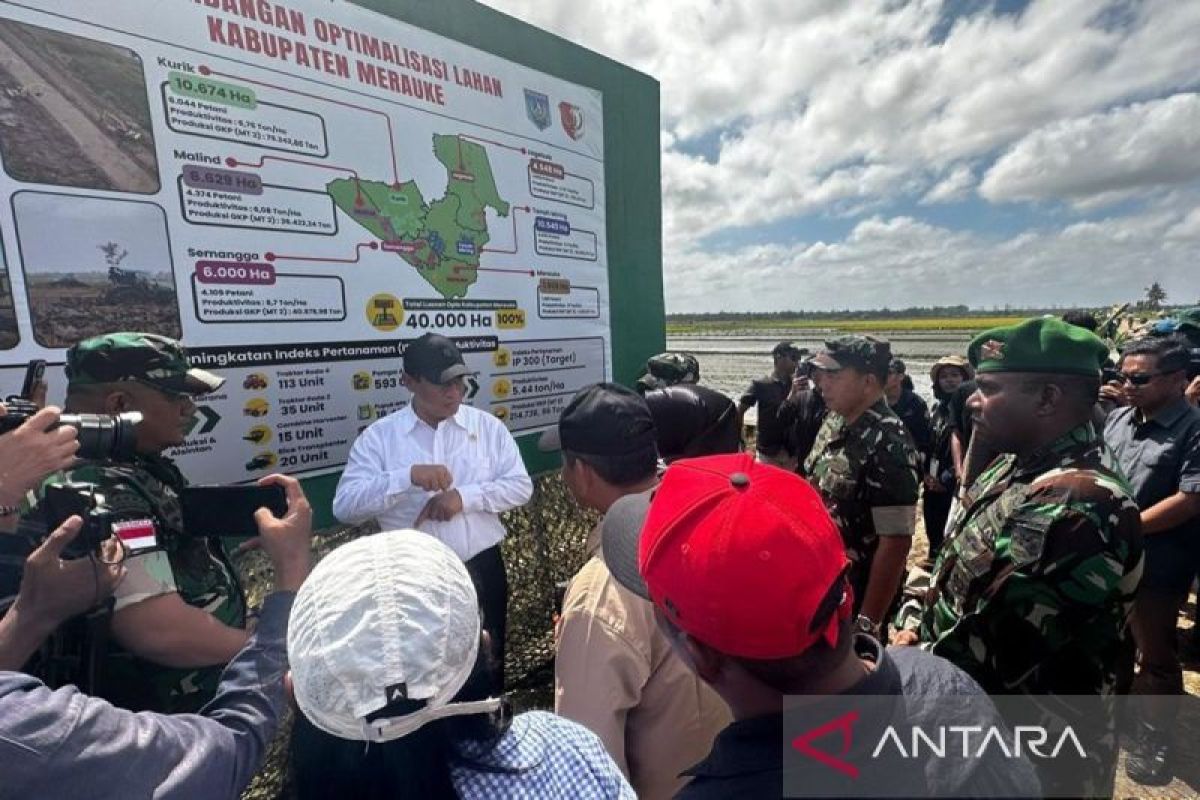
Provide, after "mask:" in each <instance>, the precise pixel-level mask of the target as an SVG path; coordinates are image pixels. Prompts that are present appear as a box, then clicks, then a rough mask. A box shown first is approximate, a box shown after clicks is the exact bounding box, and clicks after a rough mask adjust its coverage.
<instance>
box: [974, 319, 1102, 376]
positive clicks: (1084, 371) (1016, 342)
mask: <svg viewBox="0 0 1200 800" xmlns="http://www.w3.org/2000/svg"><path fill="white" fill-rule="evenodd" d="M967 357H968V359H969V360H970V362H971V366H973V367H975V371H976V372H977V373H981V374H984V373H988V372H1049V373H1055V374H1059V375H1089V376H1094V377H1097V378H1099V377H1100V369H1101V366H1102V365H1103V364H1104V362H1105V359H1107V358H1108V347H1107V346H1106V345H1105V344H1104V342H1103V341H1102V340H1101V339H1100V337H1098V336H1096V334H1094V333H1092V332H1091V331H1089V330H1086V329H1084V328H1080V327H1077V326H1075V325H1070V324H1068V323H1066V322H1063V321H1062V320H1060V319H1058V318H1057V317H1035V318H1034V319H1027V320H1025V321H1024V322H1022V323H1020V324H1019V325H1009V326H1006V327H1003V328H992V329H991V330H990V331H984V332H983V333H981V334H979V335H978V336H976V337H975V338H974V339H973V340H971V345H970V347H968V348H967Z"/></svg>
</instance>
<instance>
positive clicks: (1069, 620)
mask: <svg viewBox="0 0 1200 800" xmlns="http://www.w3.org/2000/svg"><path fill="white" fill-rule="evenodd" d="M950 530H951V533H950V536H949V537H948V538H947V540H946V544H945V545H944V549H943V552H942V555H941V557H940V558H939V559H938V563H937V565H936V567H935V568H934V575H933V580H932V585H931V588H930V591H929V593H928V594H927V595H926V598H925V613H924V617H923V619H922V623H921V639H922V641H925V642H930V643H931V644H930V648H931V649H932V651H933V652H934V653H936V654H937V655H940V656H942V657H944V658H946V659H949V660H950V661H953V662H954V663H955V664H957V665H958V666H959V667H961V668H962V669H964V670H966V671H967V672H968V673H970V675H971V677H973V678H975V680H976V681H978V682H979V684H980V685H981V686H982V687H983V688H984V689H985V690H986V691H988V692H991V693H998V694H1011V693H1014V692H1019V693H1035V694H1041V693H1057V694H1067V695H1070V694H1105V693H1108V692H1111V691H1112V689H1113V686H1114V683H1115V681H1116V672H1115V670H1116V666H1117V662H1118V657H1119V655H1120V652H1121V650H1122V648H1123V646H1124V642H1125V638H1126V636H1127V628H1126V621H1127V620H1128V618H1129V612H1130V609H1131V606H1132V603H1133V597H1134V592H1135V590H1136V588H1137V583H1138V578H1139V577H1140V576H1141V558H1142V543H1141V536H1140V529H1139V516H1138V509H1137V505H1136V504H1135V503H1134V502H1133V499H1132V497H1131V494H1130V489H1129V486H1128V484H1127V483H1126V482H1125V479H1124V477H1122V476H1121V474H1120V472H1119V471H1118V470H1117V469H1116V466H1115V464H1114V463H1113V462H1112V460H1111V457H1110V456H1109V455H1108V453H1107V451H1106V450H1105V449H1104V445H1103V443H1102V442H1101V441H1100V439H1099V438H1098V437H1097V436H1096V433H1095V431H1094V430H1093V428H1092V427H1091V425H1090V424H1085V425H1082V426H1080V427H1078V428H1076V429H1075V430H1073V431H1071V432H1070V433H1069V434H1067V435H1066V436H1064V437H1062V438H1061V439H1059V440H1057V441H1056V442H1054V443H1053V444H1051V445H1049V446H1048V447H1046V448H1043V449H1042V450H1041V451H1040V452H1039V453H1038V454H1037V455H1036V456H1033V457H1030V458H1028V459H1026V461H1025V462H1024V463H1018V461H1017V459H1016V456H1013V455H1004V456H1001V457H1000V458H998V459H996V461H994V462H993V463H992V465H991V466H990V467H988V468H987V469H986V470H985V471H984V472H983V474H982V475H980V476H979V479H978V480H977V481H976V482H975V484H974V485H973V486H972V487H971V489H970V490H969V492H968V494H967V496H966V498H965V500H964V502H963V503H962V505H961V506H960V507H959V508H958V510H957V512H956V513H955V515H954V517H953V519H952V520H951V523H950Z"/></svg>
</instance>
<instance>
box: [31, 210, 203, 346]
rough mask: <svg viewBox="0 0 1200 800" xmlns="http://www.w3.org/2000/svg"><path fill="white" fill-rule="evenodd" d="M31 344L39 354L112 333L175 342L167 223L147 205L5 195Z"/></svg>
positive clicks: (176, 326)
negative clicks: (14, 228)
mask: <svg viewBox="0 0 1200 800" xmlns="http://www.w3.org/2000/svg"><path fill="white" fill-rule="evenodd" d="M13 215H14V217H15V219H16V223H17V244H18V247H19V248H20V257H21V266H22V269H23V270H24V272H25V286H26V291H27V293H28V294H29V313H30V316H31V317H32V318H33V338H34V339H35V340H37V342H38V343H39V344H41V345H43V346H45V347H70V346H71V345H73V344H75V343H76V342H78V341H79V340H80V339H86V338H88V337H89V336H97V335H99V334H101V333H107V332H110V331H118V330H136V331H147V332H149V333H159V334H162V335H163V336H170V337H173V338H179V336H180V327H179V302H178V300H177V298H176V295H175V276H174V273H173V272H172V269H171V249H170V246H169V244H168V239H167V219H166V215H165V214H164V213H163V210H162V208H160V207H159V206H157V205H155V204H154V203H144V202H137V201H132V200H110V199H105V198H99V197H76V196H72V195H64V194H49V193H42V192H19V193H17V194H15V195H13Z"/></svg>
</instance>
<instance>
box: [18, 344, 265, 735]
mask: <svg viewBox="0 0 1200 800" xmlns="http://www.w3.org/2000/svg"><path fill="white" fill-rule="evenodd" d="M66 371H67V378H68V381H69V384H68V388H67V403H66V407H67V408H68V409H69V410H71V411H74V412H87V413H102V414H117V413H124V412H129V411H140V412H141V413H142V415H143V421H142V422H141V423H140V424H139V425H138V426H137V451H138V452H137V455H136V456H135V458H134V459H133V460H132V461H130V462H127V463H119V462H115V461H105V462H82V463H81V464H80V465H79V466H77V467H75V468H73V469H72V470H70V472H69V473H68V474H67V475H66V476H65V478H66V479H68V480H71V481H78V482H87V483H93V484H96V485H97V486H98V487H99V490H100V493H101V494H103V496H104V498H105V501H106V503H107V505H108V506H109V507H110V508H112V509H113V510H114V511H116V512H118V514H119V515H120V516H125V517H132V516H142V517H146V518H149V519H152V520H153V521H154V522H155V524H156V526H157V528H158V541H159V544H160V545H161V546H162V549H161V550H158V551H154V552H150V553H146V554H143V555H139V556H135V557H131V558H129V559H127V560H126V566H127V568H128V572H127V577H126V579H125V580H124V581H123V582H122V584H121V585H120V587H118V589H117V591H116V594H115V604H114V609H113V614H112V619H111V626H110V627H111V630H110V637H111V640H112V641H111V643H110V644H108V645H107V646H106V647H105V652H103V653H102V654H100V658H99V660H98V666H99V668H98V671H97V674H96V676H95V677H96V683H97V685H96V686H94V687H91V688H92V690H93V692H94V693H95V694H98V695H100V696H102V697H104V698H105V699H107V700H109V701H110V702H112V703H113V704H114V705H118V706H122V707H124V708H129V709H133V710H151V711H160V712H169V713H176V712H193V711H197V710H198V709H199V708H200V707H201V706H202V705H203V704H204V703H206V702H207V701H208V700H210V699H211V698H212V696H213V694H214V692H215V690H216V686H217V681H218V678H219V676H220V673H221V670H222V668H223V667H224V666H225V664H226V663H227V662H228V661H229V660H230V659H231V658H232V657H233V655H235V654H236V653H237V652H238V650H240V649H241V647H242V646H243V645H244V644H245V643H246V640H247V638H248V634H247V631H246V630H245V629H244V626H245V623H246V604H245V599H244V598H243V595H242V591H241V587H240V586H239V584H238V580H237V576H236V573H235V571H234V569H233V567H232V565H231V564H230V562H229V559H228V557H227V555H226V553H225V552H224V549H223V548H222V546H221V543H220V541H219V540H217V539H209V538H206V537H200V536H189V535H188V534H187V532H186V531H185V530H184V528H183V519H182V515H181V509H180V501H179V492H180V490H181V489H182V488H183V486H184V485H186V483H187V482H186V480H185V479H184V477H183V475H182V474H181V473H180V472H179V470H178V469H177V468H176V467H175V465H174V463H172V461H171V460H170V459H168V458H166V457H164V456H163V455H162V452H163V451H164V450H166V449H167V448H169V447H173V446H176V445H179V444H182V443H183V440H184V432H185V428H186V426H188V425H189V424H190V422H191V418H192V415H193V414H194V412H195V404H194V402H193V397H194V396H196V395H202V394H209V393H211V392H214V391H216V390H217V389H219V388H220V387H221V385H222V384H224V382H225V381H224V379H223V378H220V377H218V376H216V375H214V374H212V373H210V372H206V371H204V370H201V369H195V368H191V367H190V366H189V364H188V361H187V355H186V353H185V351H184V349H183V347H182V346H181V345H180V344H179V343H178V342H176V341H174V340H171V339H167V338H164V337H161V336H155V335H152V334H146V333H112V334H107V335H104V336H98V337H95V338H92V339H87V340H85V341H83V342H80V343H78V344H76V345H75V346H74V347H72V348H71V349H70V350H69V351H68V352H67V364H66ZM63 477H64V476H58V477H57V478H56V479H57V480H62V479H63ZM39 527H40V528H41V529H42V530H40V531H39V530H36V529H38V528H39ZM44 527H45V525H44V521H43V515H42V513H41V511H40V509H38V508H37V507H34V508H33V509H31V510H30V511H29V512H28V513H27V514H26V515H25V517H24V519H23V521H22V526H21V528H22V530H25V531H27V532H29V533H30V534H31V535H30V538H31V539H32V540H37V539H39V538H40V534H41V533H42V532H44ZM67 644H68V645H69V643H67ZM66 649H67V650H68V651H69V650H71V649H72V648H71V647H69V646H67V647H66ZM48 677H51V678H55V677H59V676H54V675H51V676H48ZM62 677H65V678H68V679H69V678H72V677H73V676H62Z"/></svg>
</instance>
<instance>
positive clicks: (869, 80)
mask: <svg viewBox="0 0 1200 800" xmlns="http://www.w3.org/2000/svg"><path fill="white" fill-rule="evenodd" d="M485 1H486V2H488V3H489V4H490V5H492V6H495V7H496V8H499V9H500V10H503V11H506V12H509V13H512V14H515V15H516V16H518V17H520V18H522V19H525V20H528V21H530V22H532V23H533V24H536V25H539V26H541V27H545V28H548V29H549V30H551V31H554V32H555V33H558V34H560V35H563V36H565V37H566V38H568V39H571V40H573V41H576V42H578V43H580V44H582V45H584V46H586V47H590V48H592V49H595V50H597V51H599V52H601V53H604V54H605V55H608V56H611V57H613V58H615V59H617V60H619V61H622V62H624V63H627V64H630V65H631V66H633V67H635V68H637V69H640V70H642V71H645V72H647V73H649V74H650V75H653V76H654V77H655V78H657V79H658V80H659V81H660V82H661V87H662V125H663V137H662V141H663V161H662V174H663V203H664V215H663V219H664V262H665V266H666V270H667V276H668V281H667V286H668V303H669V304H671V305H678V304H677V303H676V302H675V296H674V294H673V293H675V292H680V291H684V288H683V287H690V288H688V289H687V291H689V292H690V293H691V294H693V295H694V294H695V293H696V292H701V293H703V292H704V291H710V293H711V297H710V301H709V302H710V304H719V303H722V302H725V300H726V296H725V295H723V294H721V292H720V287H723V286H725V285H726V284H725V283H723V282H722V281H721V279H720V277H719V276H716V275H713V276H709V275H708V273H705V275H706V277H705V278H704V279H703V280H702V281H697V280H696V279H695V278H694V276H693V275H692V274H691V272H690V270H691V269H693V267H694V266H695V263H696V259H695V256H696V254H695V253H693V252H691V248H692V247H694V244H695V242H696V240H697V239H700V238H703V237H704V236H706V235H709V234H712V233H715V232H718V231H728V230H729V229H732V228H742V227H752V226H759V225H765V224H775V223H778V222H780V221H782V220H788V219H791V218H795V217H801V216H806V215H814V216H817V217H821V216H838V217H842V216H862V215H865V214H873V213H880V211H881V210H882V209H884V208H888V207H895V206H897V205H905V204H908V205H910V206H911V207H912V208H913V209H914V213H917V212H920V210H921V206H920V205H919V204H920V203H924V204H925V205H928V206H931V205H933V204H946V203H953V202H956V201H958V200H961V199H962V198H964V197H966V196H967V195H968V194H969V193H970V192H971V191H972V189H974V188H975V182H976V181H977V180H979V176H980V175H985V179H984V181H983V183H982V184H981V185H980V186H981V188H982V187H984V186H986V188H987V191H988V192H990V193H991V197H987V196H985V199H997V200H998V199H1000V198H1001V197H1003V198H1004V199H1019V200H1021V201H1022V202H1025V201H1028V200H1035V199H1036V200H1037V201H1038V202H1039V203H1040V202H1043V201H1045V200H1054V199H1064V200H1066V201H1067V202H1068V203H1070V204H1071V205H1072V206H1073V207H1075V208H1076V209H1085V208H1094V207H1096V206H1097V205H1100V204H1102V203H1106V202H1111V201H1112V200H1115V199H1122V198H1126V197H1130V196H1135V195H1136V196H1144V195H1145V194H1147V192H1148V191H1152V190H1156V191H1157V192H1158V195H1160V196H1161V195H1162V194H1163V190H1162V189H1161V187H1162V186H1164V185H1175V184H1177V183H1178V181H1179V180H1180V176H1184V175H1186V176H1189V177H1187V178H1185V179H1186V180H1193V179H1194V178H1195V176H1196V174H1197V169H1198V167H1197V166H1194V165H1200V159H1198V158H1196V157H1195V150H1194V145H1191V144H1189V143H1190V142H1192V141H1194V140H1193V139H1190V138H1188V135H1189V134H1191V135H1192V136H1195V135H1197V132H1200V126H1196V125H1195V124H1192V127H1191V129H1190V130H1185V121H1186V120H1189V119H1191V116H1190V114H1191V113H1192V109H1191V108H1190V105H1191V103H1192V102H1194V101H1192V100H1187V101H1184V102H1182V103H1181V102H1180V101H1172V100H1162V99H1160V98H1163V97H1164V96H1167V95H1179V96H1181V97H1185V98H1187V97H1192V96H1191V95H1187V94H1185V93H1186V92H1187V91H1190V90H1194V88H1195V87H1196V85H1197V84H1198V83H1200V68H1198V67H1197V65H1200V2H1179V0H1145V2H1140V3H1136V4H1132V3H1127V2H1124V0H1110V2H1106V3H1100V2H1096V0H1035V1H1034V2H1032V3H1031V4H1030V5H1029V7H1028V8H1026V9H1025V10H1024V11H1023V12H1022V13H1020V14H1017V15H1014V14H1007V15H995V14H993V13H991V6H990V4H985V6H986V8H985V9H984V10H983V11H981V12H980V13H976V14H973V15H971V16H967V17H961V18H959V19H957V20H956V21H955V23H954V25H953V27H952V28H951V29H950V30H949V32H948V33H947V34H946V35H945V38H944V40H942V41H934V36H933V34H934V31H935V30H937V29H938V28H939V25H940V23H941V21H942V18H943V15H944V14H945V13H947V11H948V10H954V9H957V8H961V4H960V3H958V2H952V1H951V0H945V1H944V2H943V1H941V0H911V2H883V1H882V0H879V1H875V0H856V1H855V2H844V1H843V0H669V2H657V3H645V2H635V0H589V2H586V3H579V2H570V1H569V0H485ZM1106 10H1107V11H1108V12H1109V14H1108V16H1110V17H1111V16H1115V17H1119V18H1121V19H1122V20H1123V23H1122V24H1111V23H1107V22H1105V21H1104V12H1105V11H1106ZM1114 10H1115V11H1116V12H1119V13H1115V14H1114V13H1113V12H1114ZM1183 106H1187V108H1184V107H1183ZM1135 118H1139V119H1140V121H1141V124H1142V125H1146V124H1150V127H1149V128H1147V129H1145V130H1140V129H1139V128H1138V123H1137V121H1136V120H1135ZM717 132H721V133H723V134H724V135H723V136H722V137H721V139H720V145H719V148H718V150H717V153H716V158H715V160H714V159H712V158H711V155H712V154H711V153H709V154H708V156H710V157H708V158H705V157H700V156H699V155H697V154H695V153H694V151H692V150H690V149H689V147H688V145H689V142H690V140H692V139H694V138H695V137H697V136H700V135H705V134H707V135H708V136H712V135H713V134H714V133H717ZM1067 134H1070V135H1067ZM1123 135H1125V136H1126V139H1125V141H1128V142H1130V147H1132V148H1133V150H1132V151H1127V150H1123V149H1122V147H1121V142H1122V141H1123V140H1122V136H1123ZM1072 137H1074V138H1072ZM1072 141H1074V142H1077V143H1083V144H1081V145H1080V146H1079V147H1078V148H1077V149H1075V150H1071V148H1070V146H1069V145H1070V143H1071V142H1072ZM1169 142H1175V143H1177V144H1185V145H1187V146H1190V147H1192V148H1193V150H1192V153H1191V156H1192V157H1191V159H1190V160H1191V164H1189V165H1187V166H1186V167H1185V168H1184V169H1182V170H1181V169H1177V168H1175V167H1178V166H1179V164H1178V161H1179V160H1180V158H1181V156H1180V157H1175V156H1172V158H1171V159H1170V162H1171V163H1172V164H1173V165H1175V166H1174V167H1171V168H1167V167H1165V166H1163V165H1162V164H1160V162H1159V161H1156V160H1155V155H1154V154H1155V153H1159V154H1162V153H1163V152H1164V149H1165V148H1166V147H1167V146H1168V143H1169ZM1056 147H1057V148H1059V150H1057V151H1056V150H1055V148H1056ZM1064 147H1065V148H1067V151H1069V152H1071V153H1073V154H1074V155H1073V156H1072V158H1068V159H1067V161H1070V162H1071V163H1070V164H1068V165H1066V166H1062V165H1060V164H1059V162H1058V161H1056V160H1055V158H1054V154H1055V153H1056V152H1060V153H1061V152H1062V148H1064ZM1092 147H1095V148H1099V149H1100V150H1101V151H1103V157H1102V158H1101V159H1100V160H1099V161H1098V162H1097V163H1096V164H1093V165H1092V166H1093V167H1095V168H1096V169H1094V170H1089V169H1087V162H1088V160H1089V159H1088V156H1089V155H1090V153H1091V152H1092V150H1091V148H1092ZM1134 151H1136V154H1135V152H1134ZM998 154H1003V155H1002V157H1001V163H999V164H996V165H995V166H994V168H993V169H992V170H990V171H988V170H987V169H986V167H987V165H988V164H989V163H991V161H992V160H993V159H994V158H996V156H997V155H998ZM1080 156H1083V157H1080ZM1035 162H1036V163H1041V164H1042V165H1043V166H1045V167H1046V168H1047V175H1048V177H1044V178H1041V177H1039V175H1038V173H1037V167H1036V166H1035ZM1060 166H1062V168H1059V167H1060ZM1050 173H1057V178H1055V177H1053V176H1052V175H1050ZM1006 192H1008V193H1010V194H1007V195H1006V194H1005V193H1006ZM1040 210H1042V211H1044V210H1045V207H1044V206H1042V207H1041V209H1040ZM1176 210H1177V211H1178V210H1179V209H1176ZM1184 210H1185V211H1186V210H1190V209H1184ZM1050 213H1051V214H1053V213H1056V212H1054V210H1053V209H1051V211H1050ZM1180 216H1181V217H1182V214H1180ZM1068 221H1069V220H1068ZM1034 242H1035V243H1037V244H1038V246H1049V245H1048V244H1047V241H1046V239H1045V238H1044V237H1043V236H1042V235H1040V234H1039V235H1038V236H1036V237H1034ZM846 244H849V243H848V242H847V243H846ZM1150 244H1151V243H1147V246H1150ZM829 246H830V247H833V246H836V245H832V244H831V245H829ZM789 252H790V251H789ZM779 255H780V254H779V253H775V252H770V253H768V251H767V250H763V251H761V253H758V256H757V257H777V256H779ZM1151 259H1152V254H1150V253H1147V254H1146V262H1147V263H1148V262H1149V261H1150V260H1151ZM795 263H798V264H801V265H803V264H804V263H807V262H804V261H803V260H800V261H796V262H795ZM965 268H966V269H968V270H969V266H968V267H965ZM708 280H710V281H711V283H707V284H706V283H704V282H703V281H708ZM1068 288H1070V287H1068ZM1065 290H1066V289H1064V291H1065ZM1072 291H1073V289H1072ZM843 295H844V292H843ZM758 300H759V298H748V299H747V302H746V305H745V306H744V307H746V308H752V307H755V306H756V305H757V303H758ZM689 302H690V301H689ZM696 302H700V300H696ZM701 305H702V304H701Z"/></svg>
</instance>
